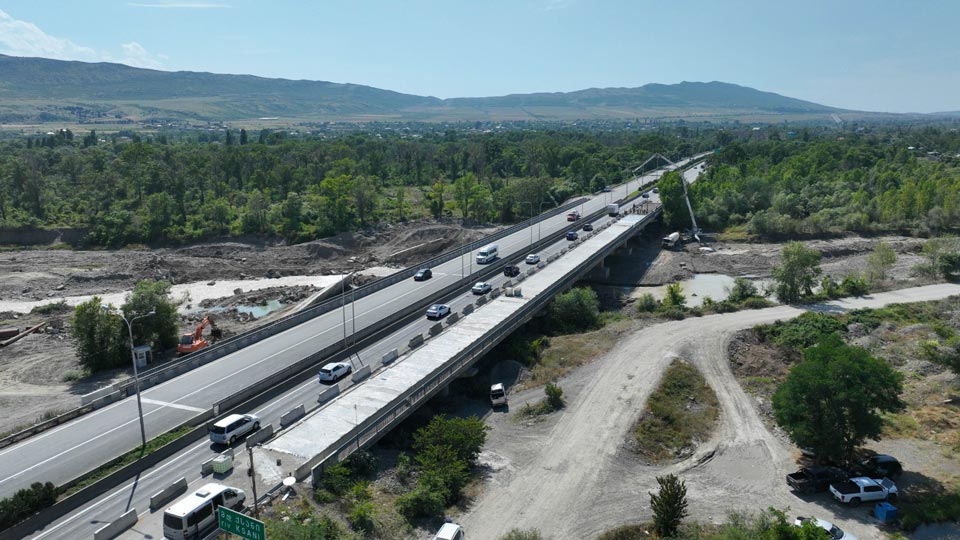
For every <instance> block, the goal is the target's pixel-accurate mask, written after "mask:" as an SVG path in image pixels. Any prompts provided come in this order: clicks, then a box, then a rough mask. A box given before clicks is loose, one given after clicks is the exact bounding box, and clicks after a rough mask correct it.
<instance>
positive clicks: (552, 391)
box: [543, 383, 564, 411]
mask: <svg viewBox="0 0 960 540" xmlns="http://www.w3.org/2000/svg"><path fill="white" fill-rule="evenodd" d="M543 391H544V393H545V394H546V395H547V403H548V404H549V405H550V407H551V408H552V409H553V410H555V411H558V410H560V409H562V408H563V405H564V403H563V389H562V388H560V387H559V386H558V385H556V384H553V383H547V385H546V386H545V387H544V388H543Z"/></svg>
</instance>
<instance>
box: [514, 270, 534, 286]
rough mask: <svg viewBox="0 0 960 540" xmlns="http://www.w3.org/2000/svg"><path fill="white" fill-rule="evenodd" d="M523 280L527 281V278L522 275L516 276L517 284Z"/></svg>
mask: <svg viewBox="0 0 960 540" xmlns="http://www.w3.org/2000/svg"><path fill="white" fill-rule="evenodd" d="M531 270H532V269H531ZM525 279H527V276H525V275H523V274H520V275H519V276H517V283H520V282H521V281H523V280H525Z"/></svg>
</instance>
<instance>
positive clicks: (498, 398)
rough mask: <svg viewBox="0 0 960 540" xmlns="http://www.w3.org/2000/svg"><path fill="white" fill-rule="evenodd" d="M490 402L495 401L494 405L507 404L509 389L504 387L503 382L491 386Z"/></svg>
mask: <svg viewBox="0 0 960 540" xmlns="http://www.w3.org/2000/svg"><path fill="white" fill-rule="evenodd" d="M490 403H493V406H494V407H499V406H500V405H506V404H507V391H506V390H504V389H503V383H497V384H494V385H491V386H490Z"/></svg>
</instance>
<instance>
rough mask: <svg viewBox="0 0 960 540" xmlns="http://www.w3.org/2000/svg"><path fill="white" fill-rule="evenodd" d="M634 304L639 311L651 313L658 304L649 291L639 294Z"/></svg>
mask: <svg viewBox="0 0 960 540" xmlns="http://www.w3.org/2000/svg"><path fill="white" fill-rule="evenodd" d="M635 304H636V306H637V311H638V312H639V313H653V312H654V311H656V310H657V306H658V303H657V299H656V298H654V297H653V295H652V294H650V293H644V294H641V295H640V297H639V298H637V301H636V303H635Z"/></svg>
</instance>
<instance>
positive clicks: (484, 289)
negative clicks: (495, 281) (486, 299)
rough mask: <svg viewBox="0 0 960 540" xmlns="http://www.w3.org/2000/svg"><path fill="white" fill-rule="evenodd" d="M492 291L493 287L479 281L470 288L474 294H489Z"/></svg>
mask: <svg viewBox="0 0 960 540" xmlns="http://www.w3.org/2000/svg"><path fill="white" fill-rule="evenodd" d="M492 290H493V287H491V286H490V284H489V283H487V282H486V281H478V282H477V283H476V284H475V285H474V286H473V287H471V288H470V291H471V292H473V294H487V293H488V292H490V291H492Z"/></svg>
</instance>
